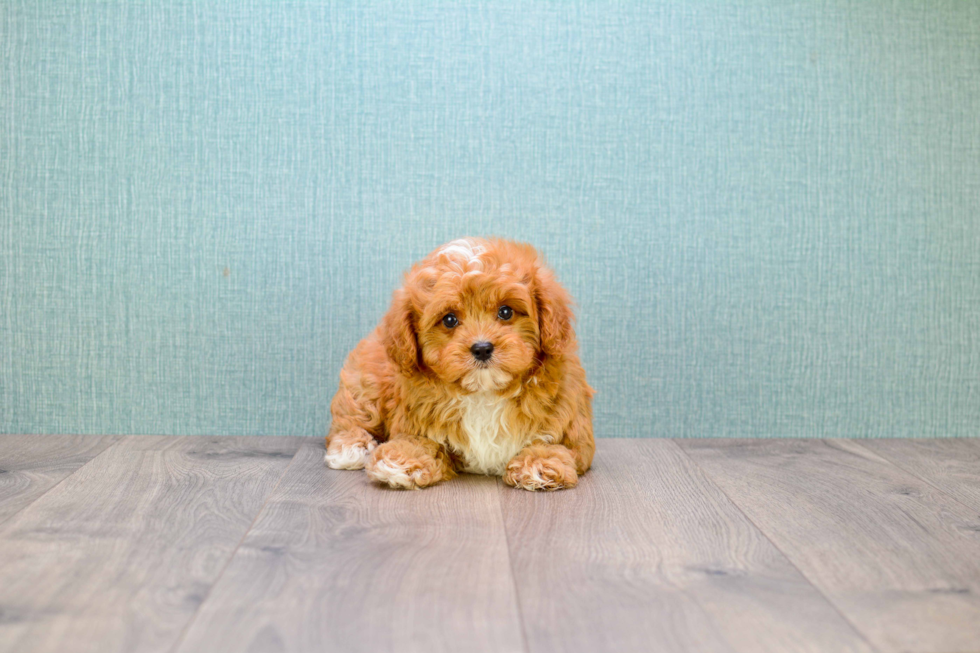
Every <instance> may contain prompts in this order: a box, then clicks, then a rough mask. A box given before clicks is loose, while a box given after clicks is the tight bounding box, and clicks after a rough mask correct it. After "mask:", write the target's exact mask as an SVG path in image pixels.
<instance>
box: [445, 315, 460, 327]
mask: <svg viewBox="0 0 980 653" xmlns="http://www.w3.org/2000/svg"><path fill="white" fill-rule="evenodd" d="M457 324H459V320H457V319H456V316H455V315H453V314H452V313H446V316H445V317H444V318H442V325H443V326H444V327H446V328H447V329H453V328H455V327H456V325H457Z"/></svg>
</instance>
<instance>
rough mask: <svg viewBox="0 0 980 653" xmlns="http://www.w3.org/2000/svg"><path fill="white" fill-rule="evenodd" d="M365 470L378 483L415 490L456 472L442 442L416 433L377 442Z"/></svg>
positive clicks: (445, 478)
mask: <svg viewBox="0 0 980 653" xmlns="http://www.w3.org/2000/svg"><path fill="white" fill-rule="evenodd" d="M366 470H367V473H368V476H370V477H371V478H373V479H374V480H376V481H378V482H379V483H382V484H384V485H388V486H390V487H393V488H399V489H403V490H418V489H421V488H424V487H428V486H430V485H435V484H436V483H439V482H441V481H447V480H449V479H451V478H453V477H454V476H456V472H455V471H453V466H452V462H451V461H450V459H449V455H448V454H447V453H446V450H445V449H444V448H443V447H442V445H440V444H438V443H436V442H434V441H432V440H430V439H429V438H424V437H420V436H417V435H398V436H393V437H392V438H391V439H390V440H388V442H385V443H384V444H381V445H378V447H377V448H376V449H375V450H374V451H372V452H371V455H370V456H369V457H368V460H367V465H366Z"/></svg>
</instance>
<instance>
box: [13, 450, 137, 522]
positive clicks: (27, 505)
mask: <svg viewBox="0 0 980 653" xmlns="http://www.w3.org/2000/svg"><path fill="white" fill-rule="evenodd" d="M109 437H114V438H116V439H115V440H112V441H110V442H109V444H107V445H106V447H105V449H103V450H102V451H100V452H99V453H97V454H96V455H94V456H92V457H91V458H89V459H88V460H86V461H85V462H84V463H82V464H81V465H79V466H78V468H77V469H74V470H72V472H71V474H68V475H67V476H65V477H64V478H63V479H61V480H60V481H58V482H57V483H55V484H54V485H52V486H51V487H49V488H48V489H47V490H45V491H44V492H42V493H41V494H39V495H37V496H36V497H34V499H32V500H31V502H30V503H28V504H26V505H24V506H22V507H21V508H20V509H19V510H18V511H17V512H13V513H11V514H9V515H7V516H6V517H4V518H3V519H0V529H2V528H3V526H4V524H6V523H7V522H9V521H10V520H11V519H13V518H14V517H16V516H17V515H19V514H21V513H22V512H24V511H25V510H27V509H28V508H30V507H31V506H33V505H34V504H35V503H37V502H38V501H40V500H41V499H43V498H44V497H46V496H47V495H48V494H50V492H51V491H52V490H54V489H55V488H57V487H59V486H61V484H62V483H64V482H66V481H67V480H68V479H70V478H71V477H72V476H74V475H75V474H77V473H78V472H80V471H81V470H83V469H84V468H85V467H87V466H88V465H91V464H92V463H93V462H94V461H95V459H96V458H99V457H100V456H104V455H105V454H106V453H108V452H109V450H111V449H113V448H114V447H116V446H117V445H118V444H119V443H120V442H122V441H123V440H125V439H126V437H125V436H121V435H117V436H109Z"/></svg>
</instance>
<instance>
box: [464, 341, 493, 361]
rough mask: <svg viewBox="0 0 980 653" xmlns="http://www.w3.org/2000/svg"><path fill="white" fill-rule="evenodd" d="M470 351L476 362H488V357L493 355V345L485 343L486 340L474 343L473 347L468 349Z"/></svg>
mask: <svg viewBox="0 0 980 653" xmlns="http://www.w3.org/2000/svg"><path fill="white" fill-rule="evenodd" d="M470 351H471V352H472V353H473V358H475V359H476V360H478V361H486V360H490V356H491V355H492V354H493V343H490V342H487V341H486V340H481V341H480V342H474V343H473V346H472V347H470Z"/></svg>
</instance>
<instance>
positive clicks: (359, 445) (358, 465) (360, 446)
mask: <svg viewBox="0 0 980 653" xmlns="http://www.w3.org/2000/svg"><path fill="white" fill-rule="evenodd" d="M377 446H378V443H377V441H376V440H375V439H374V438H373V437H372V436H371V434H370V433H368V432H367V431H365V430H363V429H351V430H350V431H340V432H339V433H334V434H333V435H331V436H329V437H327V453H326V454H325V455H324V456H323V461H324V462H325V463H326V464H327V467H330V468H331V469H362V468H363V467H364V463H365V462H366V460H367V456H368V454H370V453H371V452H372V451H374V448H375V447H377Z"/></svg>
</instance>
